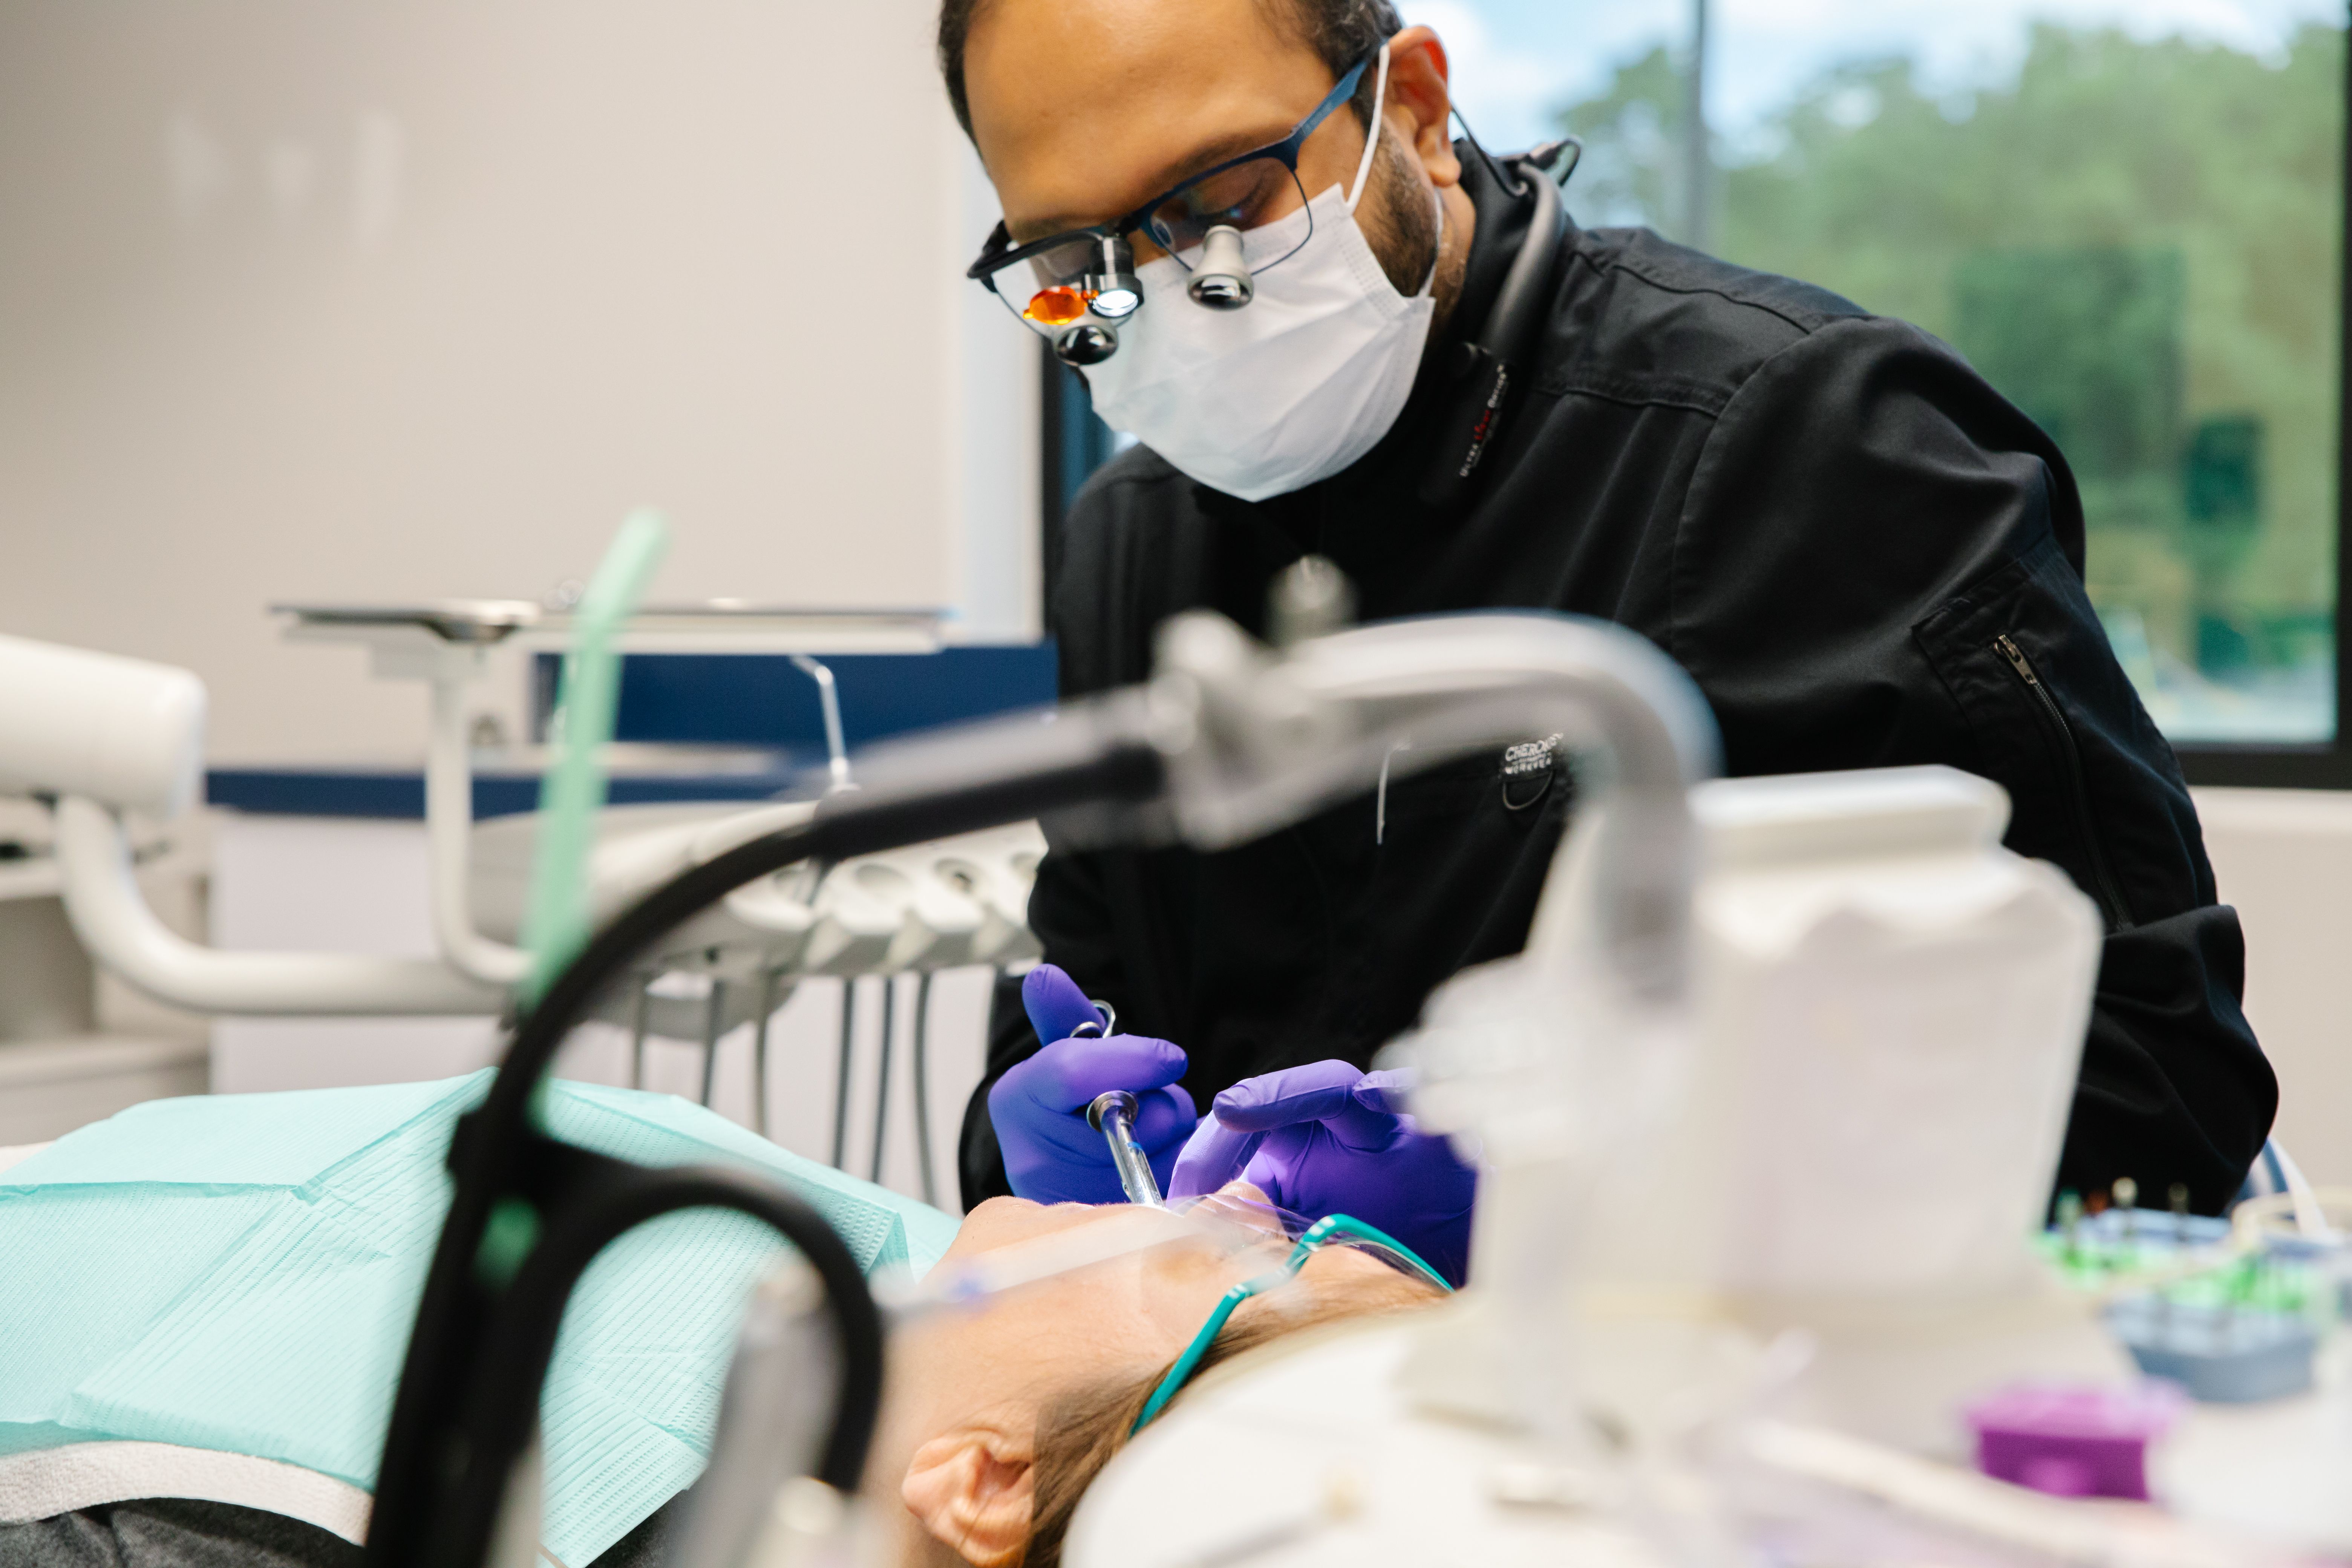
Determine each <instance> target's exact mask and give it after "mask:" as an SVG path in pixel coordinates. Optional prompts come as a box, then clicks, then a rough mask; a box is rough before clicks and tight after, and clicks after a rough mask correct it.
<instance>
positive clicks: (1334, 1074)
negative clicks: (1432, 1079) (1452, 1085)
mask: <svg viewBox="0 0 2352 1568" xmlns="http://www.w3.org/2000/svg"><path fill="white" fill-rule="evenodd" d="M1403 1107H1404V1079H1403V1075H1402V1074H1401V1073H1394V1072H1376V1073H1366V1072H1363V1071H1361V1070H1360V1069H1359V1068H1356V1067H1354V1066H1352V1065H1351V1064H1349V1063H1347V1062H1339V1061H1329V1062H1313V1063H1310V1064H1308V1065H1307V1066H1306V1067H1297V1068H1285V1069H1284V1070H1282V1071H1281V1072H1270V1073H1266V1074H1265V1075H1263V1076H1261V1077H1258V1078H1250V1079H1243V1080H1242V1081H1241V1082H1239V1083H1237V1084H1235V1085H1234V1087H1233V1088H1231V1089H1227V1090H1225V1092H1224V1093H1223V1094H1221V1095H1219V1096H1217V1100H1216V1103H1215V1104H1214V1105H1213V1106H1212V1107H1210V1113H1209V1114H1208V1115H1207V1116H1205V1117H1203V1118H1202V1120H1201V1125H1200V1129H1199V1131H1195V1132H1194V1133H1193V1134H1192V1141H1191V1142H1188V1143H1186V1144H1185V1146H1184V1152H1183V1153H1182V1155H1181V1156H1180V1157H1179V1158H1178V1159H1177V1161H1176V1174H1175V1177H1174V1179H1173V1180H1172V1181H1171V1183H1170V1184H1169V1191H1168V1195H1169V1196H1170V1197H1171V1198H1177V1197H1191V1196H1192V1195H1194V1194H1200V1193H1213V1192H1215V1191H1216V1190H1217V1189H1218V1188H1220V1187H1222V1186H1223V1185H1224V1184H1226V1183H1228V1182H1230V1181H1233V1180H1234V1178H1236V1177H1239V1178H1240V1179H1241V1180H1243V1181H1245V1182H1247V1183H1249V1184H1251V1185H1252V1186H1255V1187H1256V1188H1257V1189H1258V1190H1259V1191H1260V1192H1262V1193H1264V1194H1265V1195H1266V1201H1267V1202H1269V1203H1271V1204H1273V1205H1275V1206H1276V1208H1285V1209H1288V1210H1290V1211H1291V1212H1292V1213H1294V1214H1300V1215H1306V1216H1307V1218H1309V1219H1321V1218H1322V1217H1323V1216H1324V1215H1331V1214H1346V1215H1354V1216H1355V1217H1356V1218H1358V1219H1360V1220H1363V1221H1365V1222H1367V1223H1369V1224H1371V1225H1375V1226H1379V1227H1380V1228H1381V1229H1382V1230H1384V1231H1387V1232H1388V1233H1389V1234H1390V1235H1391V1236H1393V1237H1396V1238H1397V1239H1398V1240H1399V1241H1402V1242H1403V1243H1404V1244H1405V1245H1406V1246H1407V1247H1412V1249H1413V1250H1414V1251H1415V1252H1417V1253H1419V1254H1421V1256H1422V1257H1423V1258H1425V1259H1427V1260H1428V1262H1429V1265H1430V1267H1432V1268H1435V1269H1436V1270H1437V1271H1438V1272H1439V1273H1440V1274H1443V1275H1444V1276H1445V1278H1446V1279H1448V1280H1450V1281H1451V1282H1453V1283H1454V1284H1456V1285H1459V1284H1460V1283H1462V1279H1463V1276H1464V1275H1465V1273H1466V1272H1467V1269H1468V1264H1469V1258H1470V1209H1471V1205H1472V1203H1473V1201H1474V1200H1475V1198H1476V1196H1477V1191H1478V1173H1477V1172H1476V1171H1475V1170H1473V1169H1472V1168H1471V1167H1469V1166H1467V1165H1465V1164H1464V1163H1462V1162H1461V1161H1459V1160H1457V1159H1455V1158H1454V1151H1453V1149H1452V1148H1451V1147H1450V1146H1449V1145H1448V1144H1447V1142H1446V1141H1445V1140H1444V1138H1441V1137H1434V1136H1433V1135H1431V1134H1429V1133H1426V1132H1423V1131H1421V1130H1420V1129H1419V1128H1418V1127H1416V1126H1415V1125H1414V1124H1413V1120H1412V1117H1411V1116H1408V1115H1406V1114H1405V1113H1404V1109H1403Z"/></svg>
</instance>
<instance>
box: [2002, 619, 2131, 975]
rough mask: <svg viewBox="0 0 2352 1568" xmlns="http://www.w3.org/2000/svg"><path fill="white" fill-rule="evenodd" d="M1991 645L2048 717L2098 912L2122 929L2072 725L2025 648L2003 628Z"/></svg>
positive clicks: (2123, 915) (2125, 914) (2124, 915)
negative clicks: (2086, 854)
mask: <svg viewBox="0 0 2352 1568" xmlns="http://www.w3.org/2000/svg"><path fill="white" fill-rule="evenodd" d="M1992 646H1993V651H1994V652H1995V653H1998V654H2000V657H2001V658H2005V659H2007V660H2008V661H2009V667H2010V668H2011V669H2013V670H2015V671H2017V679H2020V680H2021V681H2023V682H2024V683H2025V689H2027V690H2028V691H2030V692H2032V694H2033V696H2034V698H2035V699H2036V700H2037V701H2038V702H2039V703H2040V705H2041V710H2042V714H2043V716H2044V717H2046V718H2047V719H2048V720H2049V722H2050V728H2051V729H2052V730H2053V731H2054V732H2055V733H2056V734H2057V737H2058V750H2059V752H2061V753H2062V757H2061V765H2060V769H2059V771H2060V772H2061V773H2064V774H2065V775H2066V784H2067V787H2068V788H2069V790H2070V791H2071V792H2072V794H2073V796H2074V826H2075V828H2076V829H2077V830H2078V831H2079V832H2080V833H2081V834H2082V836H2083V845H2084V848H2085V849H2087V850H2088V851H2089V852H2090V856H2091V879H2092V880H2093V881H2095V882H2096V883H2097V884H2098V897H2099V902H2100V904H2101V905H2102V906H2103V910H2102V912H2103V913H2105V916H2106V917H2107V929H2108V930H2110V931H2124V930H2126V929H2128V928H2129V927H2130V925H2131V923H2132V921H2131V912H2130V910H2127V909H2126V907H2125V905H2124V896H2123V893H2122V891H2121V890H2120V889H2118V888H2117V887H2116V876H2115V872H2114V871H2113V870H2111V869H2109V868H2108V866H2107V857H2106V852H2105V850H2104V849H2103V848H2101V847H2100V845H2099V835H2098V831H2097V829H2096V827H2095V826H2094V824H2093V821H2092V817H2091V791H2090V787H2089V785H2087V784H2084V780H2083V752H2082V750H2081V748H2080V747H2078V746H2076V745H2075V743H2074V726H2073V725H2072V724H2069V723H2067V722H2066V714H2065V712H2064V710H2062V709H2061V708H2060V707H2059V706H2058V700H2057V699H2056V698H2054V697H2053V696H2051V695H2050V689H2049V688H2048V687H2046V686H2044V685H2042V678H2041V676H2039V675H2037V674H2036V673H2034V668H2033V661H2032V660H2031V659H2029V658H2026V657H2025V650H2024V649H2023V648H2021V647H2018V646H2017V643H2016V640H2015V639H2014V638H2012V637H2011V636H2010V635H2009V634H2008V633H2007V632H2003V633H2001V634H2000V636H1999V637H1995V638H1993V639H1992Z"/></svg>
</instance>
